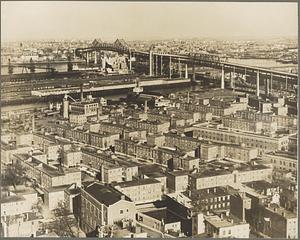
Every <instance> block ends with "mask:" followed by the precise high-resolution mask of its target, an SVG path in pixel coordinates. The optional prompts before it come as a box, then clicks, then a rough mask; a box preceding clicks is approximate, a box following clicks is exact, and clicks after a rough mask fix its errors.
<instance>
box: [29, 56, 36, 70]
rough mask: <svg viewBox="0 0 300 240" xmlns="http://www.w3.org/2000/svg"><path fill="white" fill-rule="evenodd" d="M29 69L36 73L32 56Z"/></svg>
mask: <svg viewBox="0 0 300 240" xmlns="http://www.w3.org/2000/svg"><path fill="white" fill-rule="evenodd" d="M28 68H29V70H30V73H34V72H35V65H34V62H33V60H32V58H30V63H29V67H28Z"/></svg>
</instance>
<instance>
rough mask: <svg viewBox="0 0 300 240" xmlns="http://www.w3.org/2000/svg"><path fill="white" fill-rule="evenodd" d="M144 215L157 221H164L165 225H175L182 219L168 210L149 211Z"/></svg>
mask: <svg viewBox="0 0 300 240" xmlns="http://www.w3.org/2000/svg"><path fill="white" fill-rule="evenodd" d="M143 214H145V215H148V216H150V217H153V218H155V219H157V220H160V221H164V223H175V222H180V221H181V219H180V218H179V217H178V216H177V215H175V214H173V213H172V212H170V211H168V210H167V209H157V210H153V211H147V212H143Z"/></svg>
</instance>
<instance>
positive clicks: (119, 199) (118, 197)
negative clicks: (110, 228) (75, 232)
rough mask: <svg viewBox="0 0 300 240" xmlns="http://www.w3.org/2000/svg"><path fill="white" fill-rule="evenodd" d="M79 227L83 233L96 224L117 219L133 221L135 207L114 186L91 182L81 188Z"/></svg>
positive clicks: (100, 224)
mask: <svg viewBox="0 0 300 240" xmlns="http://www.w3.org/2000/svg"><path fill="white" fill-rule="evenodd" d="M80 213H81V217H80V220H81V221H80V227H81V229H82V230H83V231H84V232H85V233H89V232H92V231H93V230H95V229H96V227H97V226H107V225H113V224H114V223H117V222H119V221H122V220H123V221H124V220H125V221H129V222H133V223H134V222H135V215H136V207H135V204H134V202H133V201H132V200H130V199H129V198H128V197H127V196H126V195H124V194H123V193H121V192H120V191H118V190H116V189H115V188H113V187H111V186H108V185H102V184H99V183H92V184H90V185H88V186H87V187H85V188H82V189H81V212H80Z"/></svg>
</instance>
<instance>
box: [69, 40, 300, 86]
mask: <svg viewBox="0 0 300 240" xmlns="http://www.w3.org/2000/svg"><path fill="white" fill-rule="evenodd" d="M101 51H114V52H117V53H120V54H127V55H128V59H129V62H130V67H131V65H132V58H133V57H134V58H136V60H142V61H145V62H147V63H148V64H149V75H150V76H152V72H153V65H155V67H158V68H159V67H160V68H162V64H163V62H165V63H169V65H170V68H171V63H174V62H175V63H180V64H187V65H188V67H193V68H194V67H195V65H201V66H206V67H211V68H215V69H221V70H222V71H224V72H225V73H229V72H231V73H238V74H244V75H247V74H249V73H250V74H253V75H254V74H255V75H257V74H259V75H262V74H263V75H265V76H266V77H270V78H271V79H272V78H274V77H275V78H277V79H278V80H279V81H282V80H284V82H286V83H287V82H289V84H297V83H298V75H297V74H294V73H287V72H281V71H276V70H272V69H266V68H260V67H255V66H249V65H242V64H236V63H230V62H227V61H224V60H222V59H221V57H219V56H218V55H213V54H206V53H198V54H186V55H184V54H181V55H179V54H172V53H164V52H155V51H152V49H150V50H149V52H145V51H137V50H135V49H132V48H130V47H129V46H128V45H127V44H126V43H125V41H124V40H119V39H117V40H116V41H115V42H114V43H103V42H99V41H97V40H94V41H93V43H92V45H91V46H89V47H86V48H77V49H75V55H76V56H77V57H80V58H82V59H85V60H86V62H87V63H89V61H91V60H92V59H93V57H94V59H95V61H97V59H96V56H97V53H98V52H101ZM92 53H94V54H92ZM180 64H178V65H180ZM170 71H171V70H170ZM286 85H287V84H286Z"/></svg>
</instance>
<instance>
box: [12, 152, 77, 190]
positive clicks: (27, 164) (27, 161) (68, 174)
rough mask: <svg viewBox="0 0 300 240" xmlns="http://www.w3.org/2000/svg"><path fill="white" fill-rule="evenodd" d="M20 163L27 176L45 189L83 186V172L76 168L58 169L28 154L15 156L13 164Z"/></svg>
mask: <svg viewBox="0 0 300 240" xmlns="http://www.w3.org/2000/svg"><path fill="white" fill-rule="evenodd" d="M15 161H16V162H18V163H20V164H21V165H22V166H23V167H24V168H25V169H26V175H27V176H28V177H29V178H31V179H33V180H35V181H36V182H37V183H38V184H40V186H41V187H43V188H50V187H57V186H62V185H67V184H69V185H71V184H72V183H76V184H77V186H81V172H80V170H78V169H75V168H64V167H56V166H54V165H48V164H45V163H43V162H41V161H39V160H38V159H37V158H35V157H34V156H30V155H28V154H15V155H14V157H13V162H15Z"/></svg>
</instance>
